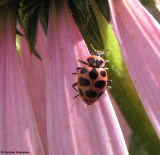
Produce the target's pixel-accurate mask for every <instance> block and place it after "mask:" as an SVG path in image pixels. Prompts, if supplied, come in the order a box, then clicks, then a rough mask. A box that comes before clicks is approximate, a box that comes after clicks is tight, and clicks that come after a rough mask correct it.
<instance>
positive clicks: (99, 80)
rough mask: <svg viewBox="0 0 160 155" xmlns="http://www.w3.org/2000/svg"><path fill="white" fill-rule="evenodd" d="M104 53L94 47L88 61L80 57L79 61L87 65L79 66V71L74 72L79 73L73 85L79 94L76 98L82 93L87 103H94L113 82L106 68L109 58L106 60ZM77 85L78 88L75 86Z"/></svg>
mask: <svg viewBox="0 0 160 155" xmlns="http://www.w3.org/2000/svg"><path fill="white" fill-rule="evenodd" d="M92 48H93V47H92ZM103 54H104V53H100V52H98V51H96V50H95V49H94V48H93V52H92V54H91V55H90V56H89V57H88V58H87V59H86V61H83V60H79V59H78V61H79V62H81V63H83V64H85V65H87V66H85V67H77V68H76V70H77V72H74V73H72V74H78V82H76V83H74V84H73V85H72V87H73V88H74V89H75V90H76V91H77V92H78V93H79V94H78V95H76V96H75V97H74V98H76V97H77V96H79V95H80V96H81V98H82V99H83V101H84V102H85V103H86V104H87V105H90V104H93V103H94V102H95V101H97V100H98V98H99V97H100V96H101V95H102V94H103V93H104V91H105V90H106V88H107V85H108V84H110V83H111V82H112V80H108V75H107V70H108V68H104V66H105V64H106V63H108V62H109V60H106V61H105V60H104V59H103V58H102V56H103ZM77 85H78V90H77V89H76V88H75V86H77ZM74 98H73V99H74Z"/></svg>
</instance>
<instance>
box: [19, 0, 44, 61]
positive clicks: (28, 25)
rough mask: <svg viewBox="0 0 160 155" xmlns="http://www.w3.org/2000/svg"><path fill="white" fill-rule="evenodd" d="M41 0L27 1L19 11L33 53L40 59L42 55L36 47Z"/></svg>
mask: <svg viewBox="0 0 160 155" xmlns="http://www.w3.org/2000/svg"><path fill="white" fill-rule="evenodd" d="M40 2H41V1H38V0H37V1H30V2H29V1H25V3H23V4H22V6H21V8H20V10H19V13H20V16H21V24H22V27H23V28H24V32H25V36H26V38H27V41H28V44H29V47H30V51H31V53H33V54H35V55H36V56H37V57H38V58H39V59H41V57H40V55H39V54H38V52H37V51H36V49H35V44H36V37H37V25H38V19H39V14H40V10H41V6H42V4H43V2H42V3H40Z"/></svg>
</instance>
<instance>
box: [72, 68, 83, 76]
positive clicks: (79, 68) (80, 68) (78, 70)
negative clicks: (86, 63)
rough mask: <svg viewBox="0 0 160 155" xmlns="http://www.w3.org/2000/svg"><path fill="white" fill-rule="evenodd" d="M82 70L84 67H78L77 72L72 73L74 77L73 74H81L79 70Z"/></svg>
mask: <svg viewBox="0 0 160 155" xmlns="http://www.w3.org/2000/svg"><path fill="white" fill-rule="evenodd" d="M81 68H82V67H77V68H76V70H77V72H74V73H72V75H73V74H79V70H80V69H81Z"/></svg>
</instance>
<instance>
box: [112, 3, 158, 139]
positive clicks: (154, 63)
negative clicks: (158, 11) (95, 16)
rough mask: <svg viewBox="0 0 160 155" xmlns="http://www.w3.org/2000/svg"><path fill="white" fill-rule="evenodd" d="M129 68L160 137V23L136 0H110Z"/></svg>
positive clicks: (114, 21) (114, 23) (116, 30)
mask: <svg viewBox="0 0 160 155" xmlns="http://www.w3.org/2000/svg"><path fill="white" fill-rule="evenodd" d="M109 4H110V9H111V15H112V23H113V27H114V30H115V33H116V35H117V37H118V40H119V43H120V46H121V49H122V54H123V57H124V60H125V63H126V65H127V67H128V71H129V73H130V76H131V78H132V81H133V83H134V86H135V88H136V90H137V92H138V95H139V97H140V99H141V101H142V103H143V105H144V108H145V110H146V112H147V114H148V116H149V118H150V120H151V123H152V125H153V127H154V129H155V131H156V132H157V135H158V136H159V137H160V99H159V95H160V78H159V73H160V67H159V66H160V43H159V38H160V26H159V24H158V23H157V22H156V21H155V20H154V19H153V17H152V16H151V15H150V14H149V13H148V12H147V11H146V10H145V9H144V8H143V7H142V5H140V3H139V2H138V1H137V0H133V1H130V0H126V1H115V0H109Z"/></svg>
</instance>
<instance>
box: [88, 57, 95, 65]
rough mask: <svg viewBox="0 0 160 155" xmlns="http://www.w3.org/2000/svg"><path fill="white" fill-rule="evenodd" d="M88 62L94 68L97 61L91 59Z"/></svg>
mask: <svg viewBox="0 0 160 155" xmlns="http://www.w3.org/2000/svg"><path fill="white" fill-rule="evenodd" d="M88 62H89V65H90V66H93V64H94V62H95V59H94V58H89V59H88Z"/></svg>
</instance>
